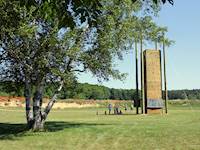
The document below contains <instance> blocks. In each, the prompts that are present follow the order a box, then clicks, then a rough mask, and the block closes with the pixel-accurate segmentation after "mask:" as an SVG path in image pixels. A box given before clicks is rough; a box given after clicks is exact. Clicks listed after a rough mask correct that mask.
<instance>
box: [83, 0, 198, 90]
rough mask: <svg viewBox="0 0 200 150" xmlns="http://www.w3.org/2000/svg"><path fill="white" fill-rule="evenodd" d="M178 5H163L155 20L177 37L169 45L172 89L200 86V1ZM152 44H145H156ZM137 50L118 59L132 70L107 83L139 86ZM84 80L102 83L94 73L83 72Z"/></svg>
mask: <svg viewBox="0 0 200 150" xmlns="http://www.w3.org/2000/svg"><path fill="white" fill-rule="evenodd" d="M174 1H175V4H174V6H171V5H169V4H166V5H164V6H163V7H162V10H161V12H160V13H159V17H158V18H156V19H155V21H156V22H157V23H158V24H159V25H161V26H167V27H168V34H167V36H168V37H169V38H170V39H173V40H175V41H176V43H175V45H174V46H171V47H170V48H168V49H167V78H168V88H169V89H200V9H199V6H200V1H199V0H190V1H189V0H187V1H186V0H174ZM153 47H154V46H153V45H152V47H150V46H148V47H145V48H153ZM134 57H135V56H134V53H133V52H132V53H130V54H128V55H125V57H124V60H123V61H117V65H118V69H119V70H120V71H121V72H125V73H128V76H127V78H126V80H125V81H124V82H121V81H117V80H112V79H111V80H110V81H109V82H103V85H105V86H108V87H113V88H125V89H132V88H135V62H134ZM79 81H80V82H82V83H85V82H87V83H91V84H99V83H98V81H97V80H96V79H95V78H94V77H92V76H91V75H90V74H88V73H87V74H82V75H80V76H79Z"/></svg>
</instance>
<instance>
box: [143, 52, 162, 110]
mask: <svg viewBox="0 0 200 150" xmlns="http://www.w3.org/2000/svg"><path fill="white" fill-rule="evenodd" d="M144 91H145V112H146V113H161V110H162V108H163V100H162V72H161V51H160V50H145V51H144Z"/></svg>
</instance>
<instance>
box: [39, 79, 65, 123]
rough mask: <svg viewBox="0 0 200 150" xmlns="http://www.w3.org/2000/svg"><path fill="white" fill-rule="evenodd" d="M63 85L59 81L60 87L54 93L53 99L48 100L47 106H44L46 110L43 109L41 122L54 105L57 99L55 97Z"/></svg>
mask: <svg viewBox="0 0 200 150" xmlns="http://www.w3.org/2000/svg"><path fill="white" fill-rule="evenodd" d="M63 85H64V81H63V80H61V81H60V86H59V87H58V89H57V91H56V92H55V93H54V95H53V97H52V98H51V99H50V101H49V103H48V105H47V106H46V108H45V109H44V112H43V114H42V121H43V122H44V121H45V120H46V118H47V116H48V114H49V112H50V111H51V109H52V107H53V105H54V103H55V102H56V99H57V96H58V93H59V92H60V91H61V90H62V88H63Z"/></svg>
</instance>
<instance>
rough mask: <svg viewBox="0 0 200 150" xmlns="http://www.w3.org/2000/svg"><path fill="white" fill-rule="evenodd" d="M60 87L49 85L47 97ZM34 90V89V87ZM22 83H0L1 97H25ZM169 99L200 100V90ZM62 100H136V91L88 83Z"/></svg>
mask: <svg viewBox="0 0 200 150" xmlns="http://www.w3.org/2000/svg"><path fill="white" fill-rule="evenodd" d="M57 86H58V85H56V84H50V83H49V84H48V85H46V89H45V92H44V96H45V97H51V96H52V95H53V93H54V91H55V90H56V88H57ZM32 88H34V87H32ZM23 91H24V89H23V86H22V84H21V83H17V84H16V83H12V82H4V83H0V95H1V96H23ZM32 94H33V93H32ZM168 97H169V99H199V100H200V89H194V90H171V91H169V92H168ZM59 98H60V99H94V100H96V99H98V100H105V99H113V100H134V99H136V90H134V89H114V88H108V87H105V86H100V85H92V84H88V83H76V84H74V85H73V86H70V87H66V86H65V87H64V88H63V90H62V91H61V93H60V95H59Z"/></svg>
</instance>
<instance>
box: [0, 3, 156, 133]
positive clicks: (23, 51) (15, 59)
mask: <svg viewBox="0 0 200 150" xmlns="http://www.w3.org/2000/svg"><path fill="white" fill-rule="evenodd" d="M153 5H155V7H152V10H153V11H154V12H157V11H158V10H159V6H157V4H155V3H153V2H152V1H151V6H153ZM143 8H144V1H143V0H141V1H140V0H138V1H136V2H134V3H133V2H132V1H131V0H126V1H120V0H119V1H116V0H111V1H106V0H99V1H95V0H91V1H89V0H85V1H76V0H74V1H70V0H65V1H60V0H56V1H51V0H43V1H42V0H11V1H7V0H0V16H1V17H0V44H1V45H0V47H1V48H0V62H1V65H0V67H1V69H0V78H1V80H2V81H13V82H22V83H24V96H25V99H26V119H27V125H28V127H29V128H30V129H33V130H34V131H39V130H43V128H44V123H45V120H46V118H47V115H48V113H49V112H50V110H51V108H52V107H53V104H54V103H55V101H56V98H57V95H58V94H59V92H60V91H61V90H62V87H63V86H64V84H73V82H74V81H75V80H76V78H77V73H82V72H91V73H92V74H93V75H94V76H95V77H97V78H98V79H99V80H109V78H111V77H112V78H115V79H123V78H124V74H121V73H120V72H119V71H118V70H116V69H115V67H114V64H113V62H114V59H115V58H116V57H117V58H119V59H122V58H123V57H122V56H123V53H124V52H126V51H127V50H129V45H128V44H127V43H128V42H129V41H130V38H132V36H129V33H130V32H131V30H130V29H131V28H130V26H131V25H132V24H133V23H134V21H136V20H133V19H130V18H132V16H136V12H139V11H140V10H142V9H143ZM48 82H56V83H59V85H58V87H57V90H56V91H55V93H54V94H53V95H52V98H51V99H50V101H49V103H48V105H47V106H46V108H45V109H44V110H42V101H43V91H44V89H45V86H46V85H47V83H48ZM32 93H33V94H32Z"/></svg>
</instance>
